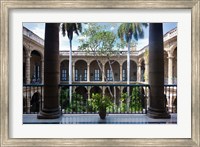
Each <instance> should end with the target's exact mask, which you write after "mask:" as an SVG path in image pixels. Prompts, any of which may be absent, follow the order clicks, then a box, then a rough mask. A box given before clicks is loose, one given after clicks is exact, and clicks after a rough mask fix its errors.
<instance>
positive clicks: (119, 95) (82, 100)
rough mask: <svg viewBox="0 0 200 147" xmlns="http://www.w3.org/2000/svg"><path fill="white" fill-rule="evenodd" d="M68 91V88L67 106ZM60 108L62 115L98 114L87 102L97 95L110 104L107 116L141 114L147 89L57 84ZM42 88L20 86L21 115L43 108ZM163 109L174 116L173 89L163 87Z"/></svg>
mask: <svg viewBox="0 0 200 147" xmlns="http://www.w3.org/2000/svg"><path fill="white" fill-rule="evenodd" d="M69 87H72V97H71V102H70V96H69ZM59 89H60V98H59V99H60V106H61V111H62V113H64V114H68V113H72V114H81V113H84V114H90V113H98V110H97V109H96V108H93V107H92V105H91V103H90V99H91V98H92V96H93V94H95V93H99V94H100V95H101V96H102V97H103V96H107V97H109V98H110V100H111V101H112V105H110V107H108V109H107V113H114V114H125V113H131V114H145V113H146V112H147V109H148V106H149V85H147V84H130V85H127V84H71V85H69V84H60V85H59ZM128 91H129V92H128ZM43 92H44V90H43V85H36V84H29V85H24V86H23V112H24V113H25V114H26V113H38V112H39V111H40V110H41V109H42V107H43V95H44V94H43ZM164 94H165V103H166V109H167V110H168V111H169V112H170V113H176V112H177V85H165V86H164Z"/></svg>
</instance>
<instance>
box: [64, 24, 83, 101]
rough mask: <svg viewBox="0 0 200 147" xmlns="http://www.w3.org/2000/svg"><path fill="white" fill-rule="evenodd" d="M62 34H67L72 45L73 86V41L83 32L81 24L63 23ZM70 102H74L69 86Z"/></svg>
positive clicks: (70, 77)
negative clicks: (75, 35)
mask: <svg viewBox="0 0 200 147" xmlns="http://www.w3.org/2000/svg"><path fill="white" fill-rule="evenodd" d="M61 29H62V34H63V36H64V37H65V36H66V32H67V36H68V39H69V44H70V52H69V84H72V40H73V34H74V33H76V34H77V35H79V32H82V25H81V23H62V24H61ZM69 97H70V98H69V102H70V103H71V100H72V87H71V86H69Z"/></svg>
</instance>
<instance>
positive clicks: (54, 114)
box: [37, 109, 61, 119]
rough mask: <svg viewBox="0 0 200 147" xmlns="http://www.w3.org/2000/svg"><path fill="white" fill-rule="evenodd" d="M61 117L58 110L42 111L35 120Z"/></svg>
mask: <svg viewBox="0 0 200 147" xmlns="http://www.w3.org/2000/svg"><path fill="white" fill-rule="evenodd" d="M60 116H61V111H60V110H59V109H43V110H41V111H40V112H39V113H38V115H37V118H38V119H56V118H59V117H60Z"/></svg>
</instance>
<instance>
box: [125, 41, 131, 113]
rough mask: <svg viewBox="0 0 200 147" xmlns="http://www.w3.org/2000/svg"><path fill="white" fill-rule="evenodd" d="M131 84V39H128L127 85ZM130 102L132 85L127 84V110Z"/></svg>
mask: <svg viewBox="0 0 200 147" xmlns="http://www.w3.org/2000/svg"><path fill="white" fill-rule="evenodd" d="M129 84H130V40H129V41H128V52H127V85H129ZM129 104H130V86H127V102H126V106H127V108H126V109H127V112H129Z"/></svg>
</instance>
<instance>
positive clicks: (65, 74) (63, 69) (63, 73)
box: [60, 60, 69, 81]
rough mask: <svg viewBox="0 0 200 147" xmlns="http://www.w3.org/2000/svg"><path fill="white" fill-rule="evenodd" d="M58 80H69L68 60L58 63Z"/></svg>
mask: <svg viewBox="0 0 200 147" xmlns="http://www.w3.org/2000/svg"><path fill="white" fill-rule="evenodd" d="M60 81H69V60H63V61H62V62H61V63H60Z"/></svg>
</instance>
